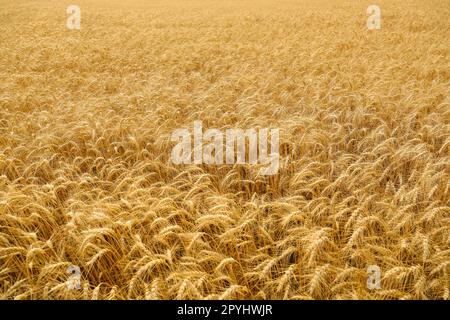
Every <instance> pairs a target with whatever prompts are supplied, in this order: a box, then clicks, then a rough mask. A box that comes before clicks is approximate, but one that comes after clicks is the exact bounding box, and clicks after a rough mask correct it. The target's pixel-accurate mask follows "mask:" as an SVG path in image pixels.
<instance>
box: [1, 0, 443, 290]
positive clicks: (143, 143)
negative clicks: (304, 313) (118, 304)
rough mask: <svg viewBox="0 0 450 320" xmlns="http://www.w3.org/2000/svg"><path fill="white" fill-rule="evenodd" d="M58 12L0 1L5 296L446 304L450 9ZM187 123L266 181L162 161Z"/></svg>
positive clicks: (147, 7)
mask: <svg viewBox="0 0 450 320" xmlns="http://www.w3.org/2000/svg"><path fill="white" fill-rule="evenodd" d="M69 4H71V3H69V2H67V3H65V2H61V1H14V2H12V1H0V29H1V32H0V79H1V81H0V297H1V298H4V299H5V298H8V299H11V298H17V299H63V298H69V299H72V298H76V299H81V298H86V299H95V298H101V299H184V298H189V299H193V298H195V299H205V298H206V299H209V298H220V299H242V298H247V299H255V298H256V299H269V298H270V299H310V298H313V299H337V298H350V299H351V298H361V299H397V298H403V299H449V297H450V292H449V283H450V208H449V201H450V190H449V185H450V183H449V180H450V179H449V177H450V169H449V167H450V124H449V119H450V99H449V88H450V71H449V70H450V64H449V42H448V35H449V34H450V25H449V20H448V17H449V16H450V2H448V1H437V0H436V1H434V0H428V1H419V0H417V1H378V2H377V4H378V5H379V6H380V8H381V10H382V28H381V29H380V30H367V26H366V20H367V14H366V9H367V6H368V5H370V4H372V3H370V2H365V1H339V0H332V1H306V0H303V1H302V0H299V1H293V0H292V1H275V0H270V1H269V0H268V1H257V0H243V1H219V0H216V1H207V0H193V1H182V0H170V1H162V0H161V1H152V2H146V1H138V0H132V1H78V2H77V4H78V5H79V6H80V8H81V17H82V18H81V30H68V29H67V28H66V18H67V14H66V7H67V5H69ZM195 120H201V121H202V122H203V126H204V127H205V128H219V129H221V130H225V129H226V128H234V127H238V128H244V129H245V128H260V127H266V128H279V129H280V154H281V158H280V160H281V162H280V169H279V172H278V174H276V175H274V176H258V175H257V174H256V173H257V172H258V171H257V170H258V168H257V166H252V165H234V166H230V165H220V166H214V165H209V166H207V165H174V164H171V163H170V162H169V157H170V152H171V149H172V147H173V145H174V144H173V143H172V142H171V141H170V135H171V132H172V131H173V130H174V129H176V128H192V124H193V123H194V121H195ZM71 265H75V266H79V267H80V270H81V288H80V289H70V288H68V287H67V285H66V281H67V279H68V276H69V275H68V274H67V268H68V267H69V266H71ZM369 265H377V266H379V267H380V269H381V273H382V274H381V277H382V280H381V288H380V289H378V290H369V289H368V288H367V284H366V281H367V267H368V266H369Z"/></svg>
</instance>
